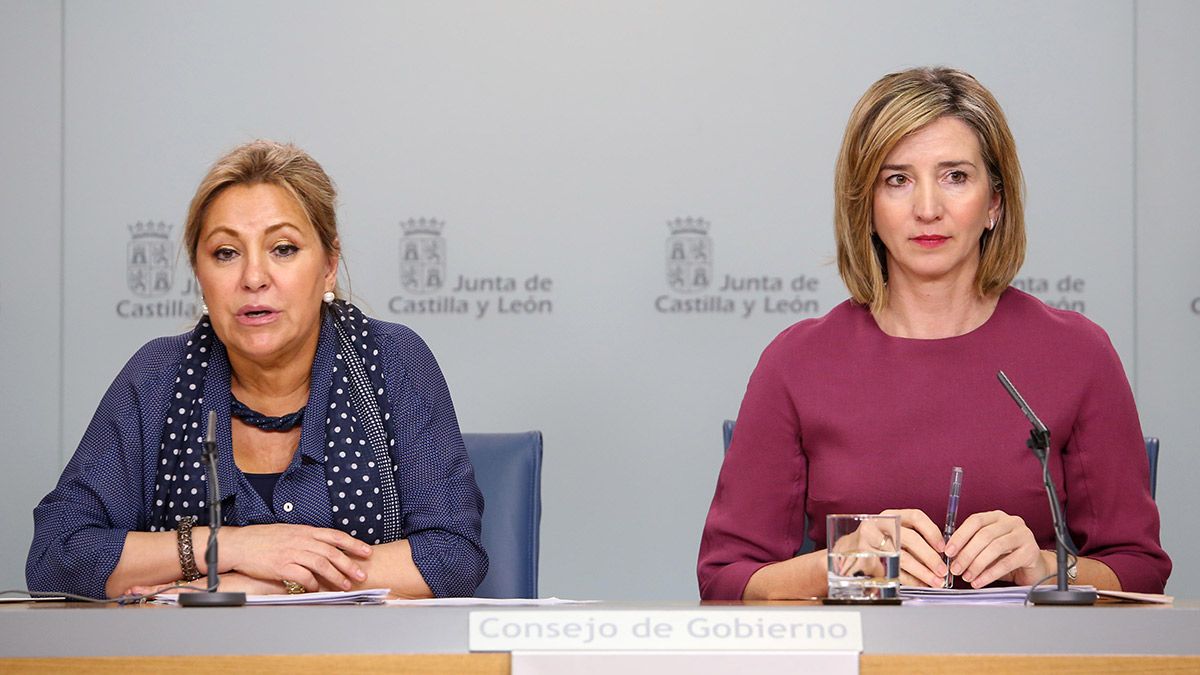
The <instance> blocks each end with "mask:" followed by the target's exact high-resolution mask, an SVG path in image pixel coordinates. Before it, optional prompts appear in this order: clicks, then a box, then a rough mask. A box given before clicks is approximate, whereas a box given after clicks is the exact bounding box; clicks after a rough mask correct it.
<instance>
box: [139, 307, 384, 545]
mask: <svg viewBox="0 0 1200 675" xmlns="http://www.w3.org/2000/svg"><path fill="white" fill-rule="evenodd" d="M327 307H328V309H329V312H330V314H331V316H332V317H333V318H334V325H335V326H336V328H337V333H338V351H337V355H336V357H335V358H336V360H335V362H334V364H333V382H332V385H331V386H330V390H329V409H328V411H327V415H326V418H325V445H326V447H325V478H326V480H325V482H326V484H327V485H328V487H329V501H330V504H331V508H332V511H333V513H332V516H333V525H334V527H336V528H338V529H340V530H342V531H344V532H346V533H348V534H350V535H351V536H354V537H357V538H358V539H360V540H362V541H366V542H369V543H375V544H379V543H384V542H389V541H395V540H397V539H399V538H400V537H401V523H400V500H399V497H398V496H397V493H396V479H395V475H394V474H395V471H396V467H395V466H394V462H392V459H391V454H390V449H391V448H393V447H394V446H395V444H396V441H395V439H394V438H392V437H391V434H390V433H389V431H388V429H387V425H386V424H384V422H386V421H387V420H388V419H389V418H390V414H389V413H387V412H381V411H386V410H387V409H388V406H387V396H386V394H385V391H384V380H383V371H382V369H381V368H379V364H380V361H379V348H378V346H377V345H376V343H375V340H374V338H373V336H372V335H371V333H370V329H369V326H368V323H367V317H366V316H364V315H363V313H362V312H361V311H360V310H359V309H358V308H357V307H355V306H354V305H351V304H350V303H348V302H344V301H341V300H335V301H334V302H333V303H331V304H329V305H327ZM215 341H217V337H216V335H215V334H214V333H213V330H212V325H211V324H210V322H209V319H208V317H207V316H204V317H201V319H200V322H199V323H198V324H196V328H195V329H194V330H193V331H192V333H191V335H190V336H189V337H188V341H187V350H186V353H185V355H184V358H183V361H182V362H181V363H180V364H179V370H178V375H177V377H176V378H175V387H174V391H173V392H172V394H171V407H170V408H169V409H168V410H167V418H166V422H165V424H164V425H163V433H162V444H161V445H160V446H159V461H158V474H157V476H156V478H155V484H154V506H153V511H152V512H151V516H150V530H151V531H157V530H173V529H175V528H176V526H177V523H178V522H179V521H180V520H181V519H182V518H184V517H186V516H195V517H196V519H197V522H198V523H199V524H202V525H203V524H207V523H208V508H207V506H205V500H206V499H207V498H208V494H207V491H206V490H207V480H208V476H207V475H206V471H205V469H204V468H203V466H204V465H203V464H202V463H201V457H202V452H203V448H202V445H203V440H204V432H205V428H204V427H205V425H206V424H207V422H206V421H205V420H204V416H205V414H206V413H205V409H204V378H205V375H206V374H207V372H208V366H209V360H210V359H211V358H213V344H214V342H215ZM312 412H313V411H310V412H309V414H312ZM218 413H219V414H224V415H228V414H229V411H228V410H225V411H218Z"/></svg>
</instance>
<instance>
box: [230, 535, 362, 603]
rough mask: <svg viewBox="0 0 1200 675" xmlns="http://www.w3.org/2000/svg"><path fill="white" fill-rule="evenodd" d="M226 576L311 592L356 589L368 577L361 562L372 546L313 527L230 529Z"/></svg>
mask: <svg viewBox="0 0 1200 675" xmlns="http://www.w3.org/2000/svg"><path fill="white" fill-rule="evenodd" d="M220 546H221V549H220V553H221V571H223V572H224V571H235V572H240V573H241V574H244V575H245V576H248V577H253V578H255V579H261V580H264V581H272V582H276V583H279V582H280V581H281V580H283V579H287V580H289V581H294V582H296V583H298V584H300V585H301V586H303V587H304V588H306V589H307V590H310V591H315V590H318V589H321V588H327V589H336V590H350V588H351V586H352V585H353V584H354V583H355V582H358V581H363V580H364V579H366V578H367V575H366V572H364V571H363V569H362V567H360V566H359V564H358V563H357V562H356V561H355V559H356V558H357V559H359V560H362V559H365V558H367V557H368V556H370V555H371V547H370V546H369V545H367V544H365V543H363V542H361V541H359V540H357V539H355V538H354V537H352V536H350V535H349V534H346V533H345V532H342V531H341V530H335V529H331V528H325V527H311V526H308V525H288V524H273V525H249V526H246V527H226V528H222V529H221V534H220Z"/></svg>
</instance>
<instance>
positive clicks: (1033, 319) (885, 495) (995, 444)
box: [697, 288, 1171, 599]
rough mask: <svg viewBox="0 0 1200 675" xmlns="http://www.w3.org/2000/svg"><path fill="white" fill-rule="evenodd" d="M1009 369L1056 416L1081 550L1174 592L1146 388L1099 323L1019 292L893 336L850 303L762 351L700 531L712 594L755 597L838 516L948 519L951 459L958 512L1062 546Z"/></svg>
mask: <svg viewBox="0 0 1200 675" xmlns="http://www.w3.org/2000/svg"><path fill="white" fill-rule="evenodd" d="M998 370H1003V371H1004V372H1005V373H1006V374H1007V375H1008V377H1009V378H1010V379H1011V380H1012V382H1013V384H1014V385H1016V387H1017V389H1018V390H1019V391H1020V392H1021V393H1022V394H1023V395H1024V396H1025V399H1026V401H1028V403H1029V405H1030V406H1031V407H1032V408H1033V410H1034V411H1035V412H1037V414H1038V415H1039V416H1040V417H1041V419H1042V421H1043V422H1045V424H1046V425H1047V426H1048V427H1049V428H1050V431H1051V434H1052V439H1051V441H1052V448H1051V454H1050V472H1051V475H1052V476H1053V479H1054V482H1055V485H1056V487H1057V489H1058V494H1059V498H1060V499H1061V500H1062V501H1063V503H1064V511H1065V513H1066V516H1067V522H1068V527H1069V529H1070V531H1071V536H1072V538H1073V539H1074V541H1075V544H1076V545H1077V546H1078V547H1079V551H1080V553H1081V555H1084V556H1087V557H1089V558H1094V559H1096V560H1099V561H1101V562H1103V563H1104V564H1106V565H1108V567H1110V568H1111V569H1112V570H1113V572H1115V573H1116V575H1117V577H1118V578H1119V579H1120V581H1121V587H1122V588H1123V589H1125V590H1131V591H1144V592H1155V593H1161V592H1162V590H1163V587H1164V585H1165V584H1166V581H1167V576H1168V575H1169V574H1170V572H1171V561H1170V559H1169V558H1168V557H1167V554H1166V553H1165V552H1164V551H1163V549H1162V546H1161V545H1160V543H1159V533H1158V529H1159V518H1158V510H1157V508H1156V507H1155V504H1154V501H1153V499H1152V498H1151V496H1150V490H1149V478H1148V476H1149V464H1148V462H1147V459H1146V450H1145V445H1144V442H1143V440H1142V431H1141V426H1140V424H1139V422H1138V416H1137V409H1136V408H1135V406H1134V401H1133V394H1132V392H1131V391H1130V388H1129V382H1128V380H1127V379H1126V377H1125V371H1124V370H1123V368H1122V367H1121V361H1120V358H1119V357H1118V356H1117V353H1116V351H1115V350H1114V349H1113V347H1112V343H1111V342H1110V341H1109V339H1108V335H1107V334H1106V333H1105V332H1104V330H1103V329H1101V328H1100V327H1099V326H1097V325H1095V324H1094V323H1092V322H1091V321H1089V320H1088V319H1087V318H1085V317H1083V316H1082V315H1080V314H1077V313H1074V312H1067V311H1061V310H1057V309H1053V308H1051V307H1048V306H1046V305H1045V304H1043V303H1042V302H1041V301H1039V300H1038V299H1036V298H1034V297H1033V296H1031V295H1028V294H1026V293H1023V292H1021V291H1019V290H1017V289H1014V288H1009V289H1008V290H1006V291H1005V292H1004V293H1003V294H1002V295H1001V297H1000V300H999V303H998V304H997V306H996V310H995V312H994V313H993V314H992V316H991V318H989V319H988V320H987V322H986V323H984V324H983V325H982V326H980V327H979V328H977V329H975V330H974V331H972V332H970V333H967V334H966V335H961V336H958V337H952V338H945V339H940V340H914V339H907V338H896V337H891V336H888V335H886V334H884V333H883V332H882V331H881V330H880V329H879V327H878V325H876V323H875V321H874V319H873V317H872V316H871V314H870V313H869V312H868V311H867V309H866V308H865V307H863V306H861V305H857V304H854V303H852V302H850V301H846V302H844V303H842V304H841V305H839V306H837V307H835V308H834V309H833V310H832V311H831V312H829V314H827V315H826V316H824V317H822V318H820V319H811V320H806V321H801V322H799V323H797V324H795V325H793V326H791V327H790V328H788V329H787V330H785V331H784V332H783V333H781V334H780V335H779V336H778V337H777V338H776V339H775V340H774V341H773V342H772V343H771V344H770V345H769V346H768V347H767V349H766V350H765V351H764V352H763V355H762V358H761V359H760V360H759V363H758V366H757V367H756V368H755V370H754V373H753V374H752V375H751V377H750V382H749V384H748V385H747V387H746V396H745V398H744V399H743V400H742V407H741V410H740V411H739V413H738V419H737V430H736V433H735V434H734V437H733V444H732V445H731V447H730V448H729V452H728V454H727V455H726V457H725V463H724V465H723V466H722V468H721V474H720V477H719V479H718V481H717V488H716V494H715V495H714V496H713V501H712V506H711V508H710V509H709V513H708V519H707V521H706V522H705V526H704V534H703V537H702V539H701V542H700V559H699V565H698V570H697V572H698V576H699V582H700V596H701V598H703V599H740V598H741V597H742V593H743V591H744V590H745V588H746V583H747V581H749V579H750V577H751V576H752V575H753V574H754V572H755V571H757V570H758V569H759V568H760V567H762V566H764V565H766V564H768V563H773V562H776V561H780V560H786V559H788V558H791V557H792V556H794V555H795V553H796V551H797V550H798V549H799V548H800V546H801V543H802V541H803V538H804V535H805V531H804V529H805V516H806V515H807V517H808V531H807V534H808V536H809V537H810V538H811V539H813V540H814V541H815V542H817V548H824V546H825V516H826V515H827V514H830V513H878V512H879V511H883V510H884V509H889V508H915V509H920V510H922V511H924V512H925V513H926V514H927V515H928V516H929V517H930V518H931V519H933V521H934V522H935V523H937V524H938V526H939V527H940V526H941V525H942V522H941V520H942V518H943V516H944V514H945V512H946V501H947V495H948V492H949V485H950V472H951V469H952V467H954V466H961V467H963V470H964V478H963V486H962V498H961V502H960V505H959V523H961V522H962V521H963V520H964V519H966V517H967V516H969V515H971V514H973V513H977V512H982V511H990V510H993V509H999V510H1002V511H1005V512H1007V513H1010V514H1013V515H1017V516H1020V517H1021V518H1023V519H1024V520H1025V522H1026V523H1027V524H1028V525H1029V527H1030V529H1032V530H1033V533H1034V536H1035V537H1036V538H1037V542H1038V545H1039V546H1040V547H1041V548H1043V549H1047V550H1049V549H1053V547H1054V546H1053V541H1054V534H1053V527H1052V525H1051V519H1050V509H1049V505H1048V504H1047V502H1046V494H1045V491H1044V489H1043V487H1042V477H1041V467H1040V465H1039V464H1038V461H1037V459H1036V458H1035V457H1034V456H1033V454H1032V453H1031V452H1030V451H1029V449H1028V448H1026V446H1025V440H1026V439H1027V438H1028V436H1029V422H1028V421H1027V420H1026V419H1025V417H1024V416H1023V415H1022V414H1021V412H1020V410H1019V409H1018V408H1017V407H1016V405H1015V404H1014V403H1013V401H1012V399H1011V398H1009V396H1008V394H1007V392H1005V390H1004V388H1003V387H1002V386H1001V384H1000V383H999V382H998V381H997V380H996V371H998Z"/></svg>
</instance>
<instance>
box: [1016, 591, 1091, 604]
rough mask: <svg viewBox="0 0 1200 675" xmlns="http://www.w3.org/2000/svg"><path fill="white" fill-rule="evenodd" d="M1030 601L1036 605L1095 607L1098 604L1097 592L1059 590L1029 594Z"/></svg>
mask: <svg viewBox="0 0 1200 675" xmlns="http://www.w3.org/2000/svg"><path fill="white" fill-rule="evenodd" d="M1029 601H1030V602H1032V603H1033V604H1035V605H1094V604H1096V592H1095V591H1059V590H1044V591H1033V592H1031V593H1030V594H1029Z"/></svg>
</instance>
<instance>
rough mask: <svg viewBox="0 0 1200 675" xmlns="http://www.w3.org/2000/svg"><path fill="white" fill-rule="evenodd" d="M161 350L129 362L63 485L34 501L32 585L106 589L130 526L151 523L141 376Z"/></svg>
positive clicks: (100, 593)
mask: <svg viewBox="0 0 1200 675" xmlns="http://www.w3.org/2000/svg"><path fill="white" fill-rule="evenodd" d="M156 342H157V341H156ZM160 350H161V345H158V346H156V345H155V343H151V344H150V345H147V347H145V348H143V349H142V350H141V351H140V352H139V353H138V354H137V355H135V356H134V357H133V358H131V359H130V361H129V363H128V364H126V366H125V368H124V369H123V370H122V371H121V373H120V374H119V375H118V376H117V378H116V379H115V380H114V381H113V383H112V385H111V386H110V387H109V389H108V391H107V393H105V395H104V397H103V398H102V399H101V401H100V405H99V407H98V408H97V410H96V413H95V415H94V416H93V417H92V421H91V423H90V424H89V425H88V427H87V431H86V432H85V433H84V435H83V439H82V440H81V441H80V443H79V447H78V449H77V450H76V451H75V454H74V456H73V457H72V458H71V461H70V463H68V464H67V467H66V469H65V470H64V471H63V474H62V476H61V477H60V478H59V481H58V484H57V486H56V487H55V488H54V490H53V491H52V492H50V494H48V495H46V497H45V498H44V499H42V501H41V503H39V504H38V506H37V507H36V508H35V509H34V511H33V521H34V534H33V544H32V546H31V547H30V551H29V558H28V560H27V562H26V565H25V578H26V583H28V585H29V589H30V590H33V591H42V592H47V591H63V592H67V593H75V594H78V595H85V596H88V597H92V598H103V597H105V591H104V586H105V584H106V583H107V581H108V577H109V575H111V574H112V571H113V569H115V568H116V566H117V561H118V560H119V559H120V558H121V552H122V550H123V549H124V547H125V536H126V534H127V533H128V532H129V531H131V530H140V529H145V523H143V522H141V521H142V519H143V515H144V509H143V503H144V499H145V493H146V487H147V486H146V485H144V482H145V479H144V476H145V469H144V467H143V449H142V448H143V439H142V438H141V435H142V434H141V428H142V427H141V425H140V424H139V422H138V417H139V414H141V413H142V412H143V411H142V410H141V408H142V405H141V403H142V402H141V401H139V395H140V393H141V392H140V390H139V387H138V384H137V382H136V378H138V377H139V374H141V375H145V374H146V373H147V370H146V369H147V367H148V366H155V365H161V361H159V360H158V359H156V358H154V354H155V353H157V352H159V351H160ZM156 361H157V362H158V363H155V362H156ZM159 416H160V417H161V415H159ZM151 475H152V474H151Z"/></svg>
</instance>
